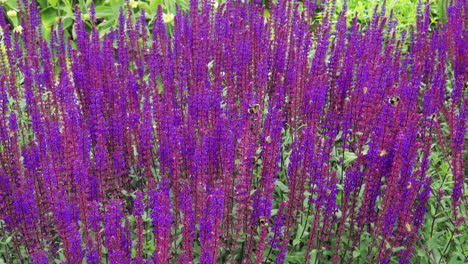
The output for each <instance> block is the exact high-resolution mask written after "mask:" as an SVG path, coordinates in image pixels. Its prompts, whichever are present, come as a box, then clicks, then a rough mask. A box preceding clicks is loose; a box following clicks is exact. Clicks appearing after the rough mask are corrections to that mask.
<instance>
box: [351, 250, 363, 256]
mask: <svg viewBox="0 0 468 264" xmlns="http://www.w3.org/2000/svg"><path fill="white" fill-rule="evenodd" d="M360 255H361V252H359V251H356V250H355V251H353V258H357V257H359V256H360Z"/></svg>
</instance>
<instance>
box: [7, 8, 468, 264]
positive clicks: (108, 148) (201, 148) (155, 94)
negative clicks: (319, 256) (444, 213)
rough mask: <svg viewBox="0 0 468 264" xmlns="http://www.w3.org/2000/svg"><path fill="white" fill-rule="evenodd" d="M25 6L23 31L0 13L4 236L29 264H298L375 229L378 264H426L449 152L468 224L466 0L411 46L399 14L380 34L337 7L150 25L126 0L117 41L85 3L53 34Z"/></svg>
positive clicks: (381, 18) (375, 21) (245, 12)
mask: <svg viewBox="0 0 468 264" xmlns="http://www.w3.org/2000/svg"><path fill="white" fill-rule="evenodd" d="M318 2H327V3H326V4H322V5H318ZM345 2H346V1H345ZM21 4H22V7H21V9H20V11H19V12H18V13H17V14H16V15H17V16H18V18H19V19H20V20H21V25H22V30H21V31H18V30H16V29H15V30H12V29H11V28H10V27H9V25H8V24H7V23H6V21H5V14H4V13H3V12H2V11H1V10H0V26H1V28H2V30H3V34H4V35H3V36H4V37H3V40H2V42H1V43H0V111H1V114H0V164H1V166H0V230H1V231H2V232H3V231H4V232H5V234H7V233H8V234H11V236H12V237H13V239H12V243H13V244H14V245H15V248H17V249H19V248H20V247H21V248H24V249H25V250H26V251H27V255H28V257H27V259H25V260H24V261H25V263H26V262H28V261H29V262H32V263H48V261H53V260H54V259H58V258H62V259H66V260H65V261H63V262H62V263H82V261H83V260H84V259H85V260H86V263H102V261H103V260H107V261H108V263H176V262H179V263H194V262H195V261H198V262H200V263H234V262H239V263H263V262H264V261H267V259H268V260H270V261H271V260H273V261H275V263H284V262H285V259H286V258H287V257H288V252H289V251H291V250H292V249H297V248H303V250H304V252H306V253H305V256H303V257H304V258H305V259H310V258H311V255H312V254H316V252H317V250H322V249H328V250H332V251H333V252H335V254H334V256H332V257H330V259H331V260H332V261H333V263H338V262H340V260H349V259H350V258H352V256H351V255H350V252H351V251H350V249H352V248H353V247H355V246H357V245H358V244H359V243H360V238H361V236H362V235H363V234H368V235H369V236H370V237H372V238H373V241H374V242H373V243H374V244H373V247H374V248H375V249H376V250H375V251H373V252H369V256H368V260H369V261H370V262H369V263H371V262H372V263H377V262H381V263H388V261H389V260H390V258H391V257H394V256H396V257H398V258H399V259H400V262H401V263H409V261H410V258H411V256H412V252H413V249H414V243H415V241H416V240H417V239H418V232H419V229H420V228H421V227H422V224H423V219H424V214H425V211H426V205H427V202H428V199H429V197H430V195H431V183H432V178H431V175H430V174H429V167H430V165H431V160H430V155H431V148H432V145H433V144H434V143H438V144H439V145H440V146H442V147H443V148H444V151H446V152H447V160H448V161H449V162H450V164H451V168H452V172H453V182H454V184H453V195H452V203H453V210H454V211H455V215H456V216H457V217H458V218H459V219H464V218H463V216H461V215H460V213H459V212H458V207H459V204H460V199H461V195H462V191H463V184H464V171H463V170H464V168H465V166H466V164H465V159H464V153H463V151H464V147H465V140H464V138H465V134H466V124H467V122H466V119H467V114H468V107H467V100H466V99H467V97H466V81H467V80H468V75H467V74H468V72H467V71H466V69H467V68H468V58H467V54H466V51H464V48H466V40H465V39H463V36H466V35H467V34H468V27H467V24H466V19H465V17H466V12H467V8H468V7H467V5H466V2H465V3H464V1H452V3H451V5H450V7H449V10H448V12H447V13H448V22H447V24H444V25H437V26H435V27H434V26H433V25H431V24H430V18H429V15H430V14H429V7H428V5H422V4H421V5H420V6H419V8H418V23H417V25H416V27H415V28H412V29H411V30H409V32H403V33H402V34H399V33H398V32H397V30H396V23H397V22H396V21H395V19H394V18H393V17H386V16H385V6H383V7H381V8H376V10H375V15H374V17H373V18H372V19H371V21H370V22H369V24H368V25H367V26H365V27H363V26H362V25H360V24H359V23H358V18H357V17H355V18H353V19H352V21H348V20H347V17H346V15H345V14H346V5H345V6H344V7H343V11H342V12H341V14H340V15H339V16H338V18H336V17H335V16H334V13H335V1H314V0H308V1H304V3H303V4H302V3H301V6H300V8H298V2H297V1H295V0H279V1H278V3H275V4H273V3H272V2H271V3H270V5H269V13H268V14H267V15H265V14H266V10H265V7H264V6H262V5H259V4H256V3H243V1H227V2H225V3H223V4H220V5H219V6H217V8H215V6H214V5H213V2H212V1H210V0H206V1H197V0H192V1H190V12H189V13H185V12H183V11H180V10H179V11H177V14H175V16H174V17H173V18H172V17H171V19H170V21H168V18H167V17H164V15H163V12H162V8H159V12H158V14H157V16H156V19H155V20H154V24H152V25H151V26H149V25H147V24H146V23H147V20H146V17H145V13H144V12H142V14H141V17H139V18H137V19H132V15H131V14H132V11H131V7H130V4H127V8H126V9H125V10H121V15H120V17H119V27H118V28H116V29H113V30H111V31H110V32H109V33H107V34H106V35H102V36H100V35H99V32H98V31H97V29H96V25H95V23H94V22H93V23H92V24H91V25H88V24H86V23H85V22H84V21H83V20H82V18H81V10H80V9H79V8H78V7H77V8H76V13H75V28H74V32H73V34H70V32H65V31H64V30H63V28H62V25H61V23H60V22H59V24H58V25H57V26H56V28H55V29H53V30H52V33H51V38H50V41H46V40H45V39H44V38H43V37H42V31H41V22H40V14H39V12H38V10H37V9H36V6H35V4H34V3H33V2H31V3H28V2H27V1H23V2H22V3H21ZM319 9H323V10H324V11H323V13H321V14H324V16H323V17H322V18H319V17H318V16H317V14H316V11H317V10H319ZM8 15H10V16H11V15H12V14H8ZM90 18H91V20H93V21H94V20H95V10H94V7H93V4H91V10H90ZM335 19H337V20H336V23H335V22H334V20H335ZM165 21H166V22H167V23H170V25H168V24H166V23H165ZM168 27H173V28H172V31H171V34H168V33H169V32H168V30H167V29H168ZM448 71H451V72H452V73H451V74H450V75H448V74H447V72H448ZM449 84H450V85H449ZM447 131H448V133H447ZM448 148H450V151H448ZM456 222H457V223H461V222H463V220H461V221H456ZM397 247H402V248H403V250H400V251H398V252H393V251H392V248H397ZM314 252H315V253H314ZM15 254H16V255H15ZM7 255H8V254H7ZM10 255H12V256H13V255H15V256H22V255H21V254H20V253H18V252H16V253H14V252H12V253H11V254H10ZM23 257H25V256H23ZM323 257H326V256H323ZM7 258H8V256H7ZM25 258H26V257H25ZM6 261H7V262H9V261H12V260H11V259H6Z"/></svg>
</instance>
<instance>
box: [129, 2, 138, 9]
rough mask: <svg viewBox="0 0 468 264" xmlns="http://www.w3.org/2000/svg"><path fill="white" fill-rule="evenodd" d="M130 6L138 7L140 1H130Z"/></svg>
mask: <svg viewBox="0 0 468 264" xmlns="http://www.w3.org/2000/svg"><path fill="white" fill-rule="evenodd" d="M130 7H131V8H137V7H138V2H137V1H130Z"/></svg>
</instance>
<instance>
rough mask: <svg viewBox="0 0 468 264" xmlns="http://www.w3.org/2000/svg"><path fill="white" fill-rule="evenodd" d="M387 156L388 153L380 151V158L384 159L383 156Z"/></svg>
mask: <svg viewBox="0 0 468 264" xmlns="http://www.w3.org/2000/svg"><path fill="white" fill-rule="evenodd" d="M385 155H387V151H386V150H385V149H382V151H380V154H379V156H380V157H383V156H385Z"/></svg>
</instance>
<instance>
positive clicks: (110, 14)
mask: <svg viewBox="0 0 468 264" xmlns="http://www.w3.org/2000/svg"><path fill="white" fill-rule="evenodd" d="M270 1H276V0H264V3H266V4H267V6H268V2H270ZM418 1H419V0H387V1H383V0H371V1H366V0H349V1H348V11H347V16H348V17H353V16H355V15H356V14H359V22H360V23H361V24H363V25H365V24H366V23H367V21H369V19H370V18H371V17H372V13H373V12H374V8H375V5H376V4H379V5H382V4H384V3H385V4H386V6H387V15H390V12H391V10H393V12H394V15H395V18H396V19H397V20H398V26H397V28H398V29H399V30H403V29H408V28H409V27H410V25H415V21H416V9H417V5H418ZM0 2H4V3H2V5H3V8H4V10H5V13H6V12H8V11H10V10H14V11H18V6H17V0H0ZM34 2H35V3H36V5H37V6H38V8H40V10H41V16H42V24H43V28H44V35H45V37H46V39H48V38H49V34H50V30H51V26H52V25H53V24H55V23H57V22H58V21H59V19H62V21H63V27H64V28H65V29H66V32H67V34H68V35H73V34H74V30H73V23H74V18H73V13H74V8H75V6H76V5H78V6H79V9H80V10H81V13H82V15H83V17H84V18H85V21H86V23H87V25H88V26H89V27H90V26H91V21H90V18H89V6H90V4H91V3H92V2H94V4H95V5H96V18H97V21H96V22H97V28H98V30H99V31H100V32H101V33H106V32H107V31H109V29H110V28H112V27H116V26H117V24H118V16H119V10H120V9H121V8H122V7H124V5H125V2H126V1H125V0H96V1H92V0H35V1H34ZM213 2H217V3H223V2H225V0H213ZM448 2H449V0H430V4H431V22H432V23H433V25H435V24H436V23H439V22H445V20H446V19H447V16H446V10H447V5H448ZM343 3H344V0H337V1H336V7H337V8H336V13H339V12H341V9H342V6H343ZM129 4H130V7H131V8H132V11H133V14H134V15H135V16H139V15H140V12H141V10H142V9H145V13H146V18H147V21H148V23H149V25H150V26H151V25H152V23H153V21H154V19H155V16H156V12H157V8H158V5H162V8H163V12H164V14H165V15H166V16H165V18H166V22H167V23H172V22H171V16H172V15H173V14H175V12H176V6H178V7H179V8H181V9H183V10H187V9H188V7H189V0H129ZM299 8H301V7H299ZM318 17H320V16H318ZM8 20H9V22H10V23H11V24H12V25H13V27H16V26H18V25H19V20H18V17H17V16H16V17H15V16H8Z"/></svg>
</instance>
